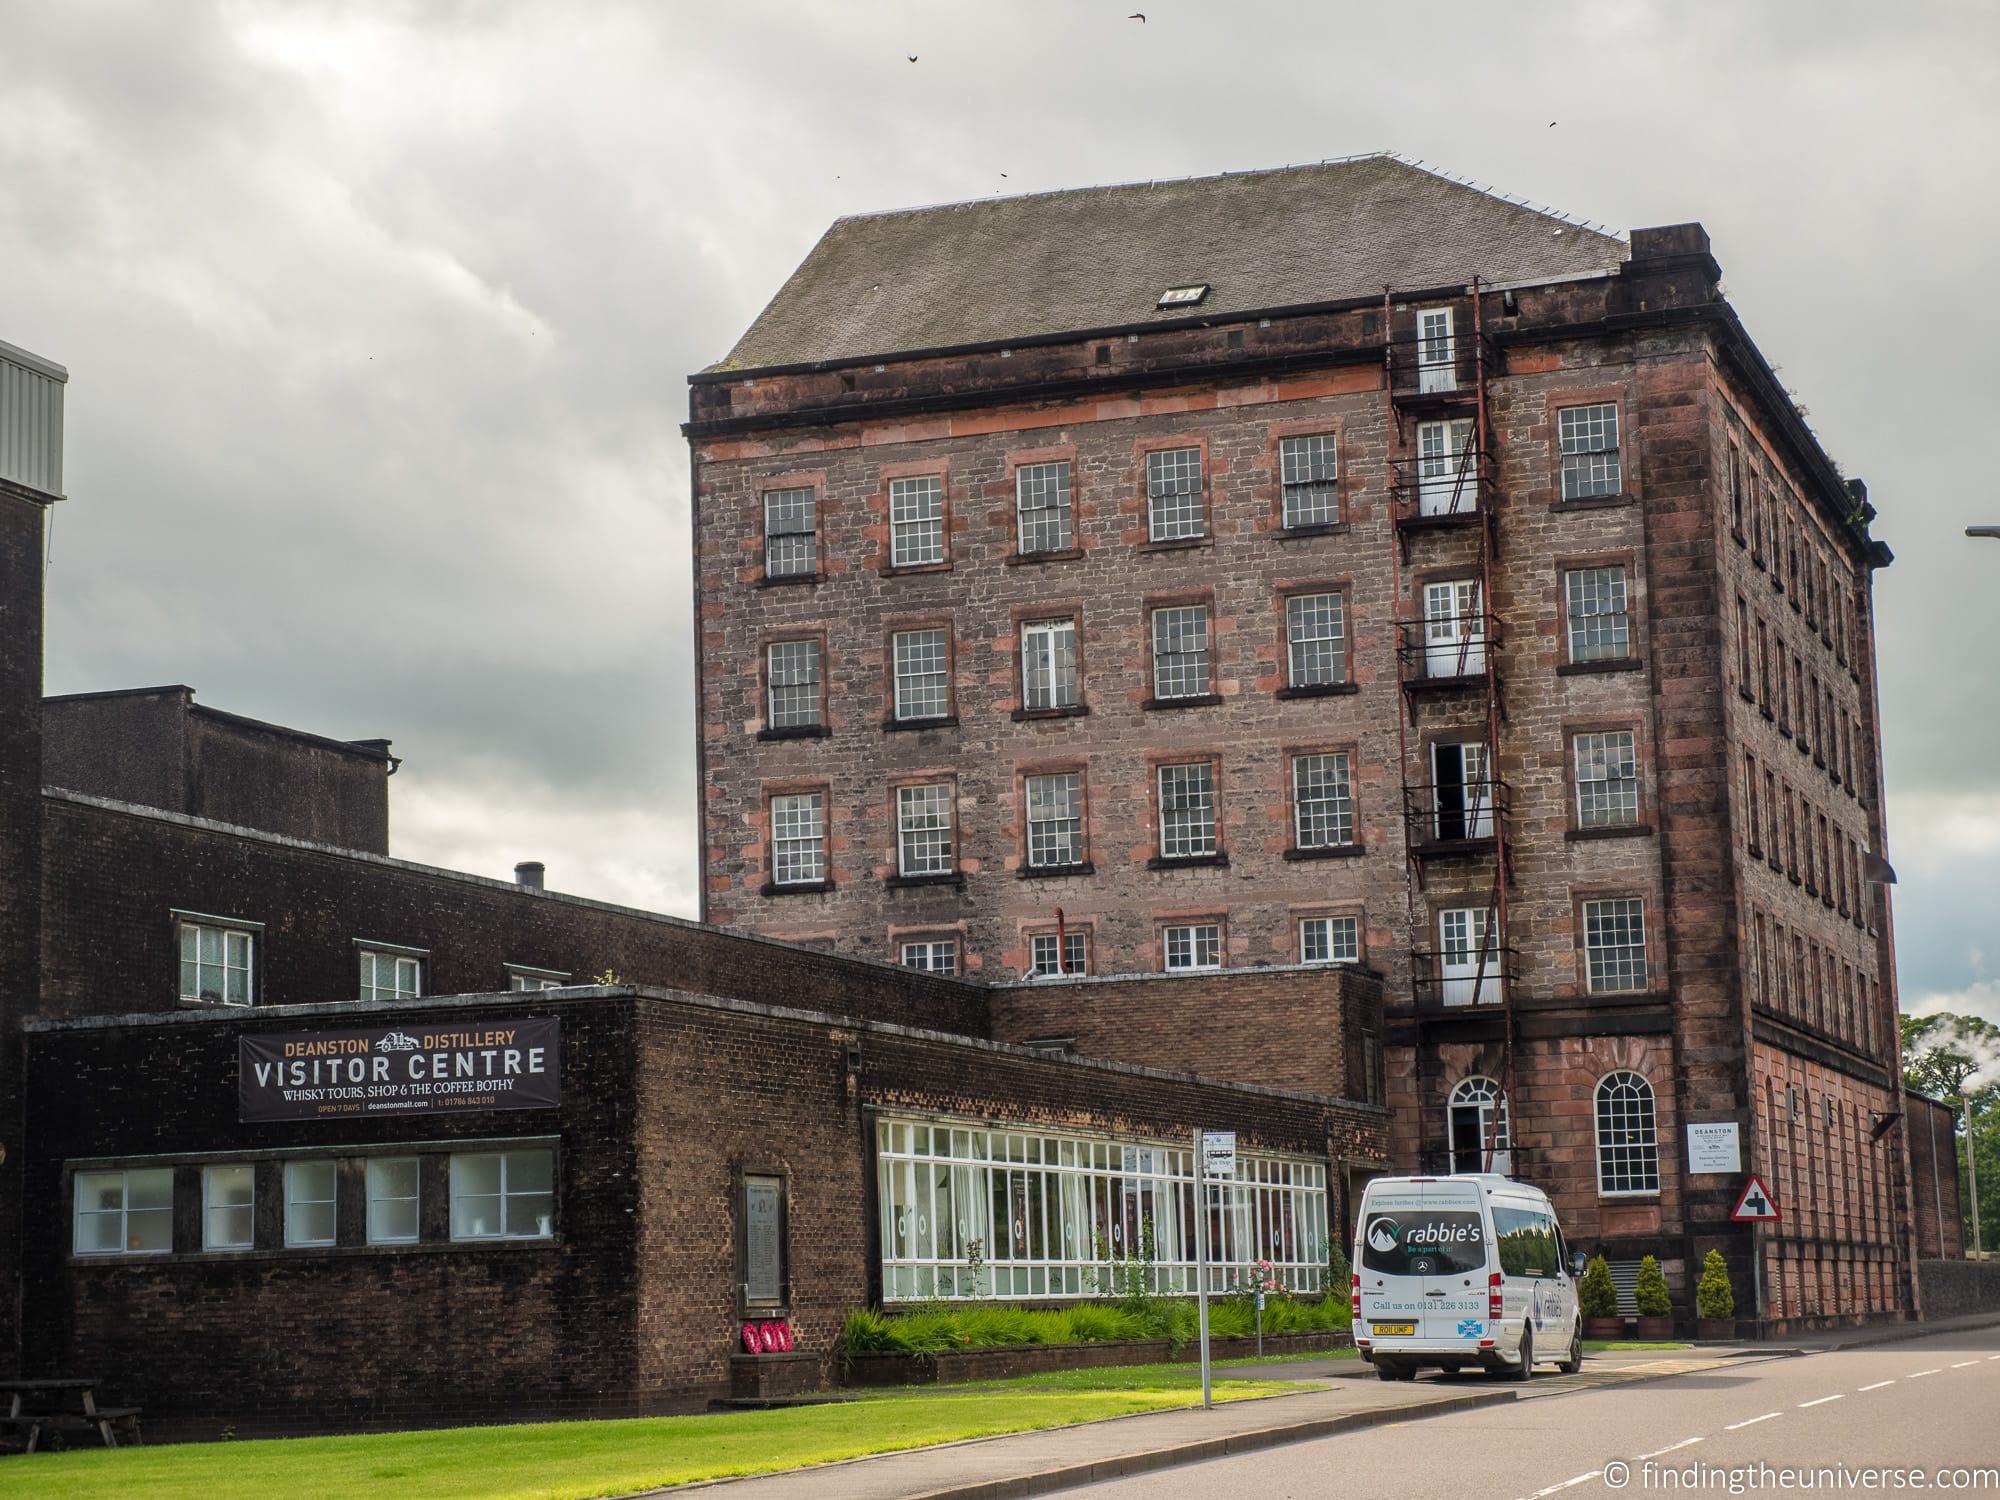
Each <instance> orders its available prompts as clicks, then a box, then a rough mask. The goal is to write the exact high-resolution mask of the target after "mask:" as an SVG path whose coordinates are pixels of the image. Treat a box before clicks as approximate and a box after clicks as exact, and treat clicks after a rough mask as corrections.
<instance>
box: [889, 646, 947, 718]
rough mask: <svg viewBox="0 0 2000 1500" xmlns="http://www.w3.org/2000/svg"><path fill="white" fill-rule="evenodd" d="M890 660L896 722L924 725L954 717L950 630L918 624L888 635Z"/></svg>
mask: <svg viewBox="0 0 2000 1500" xmlns="http://www.w3.org/2000/svg"><path fill="white" fill-rule="evenodd" d="M889 661H890V669H891V672H892V673H893V675H894V678H895V703H894V712H895V716H896V722H897V723H899V724H921V723H925V722H929V721H933V720H937V719H948V718H950V717H951V632H950V631H949V630H947V629H945V628H944V627H943V626H942V625H919V626H917V627H915V628H914V629H910V630H898V631H896V632H895V633H894V634H893V635H891V636H890V637H889ZM933 704H935V707H933ZM920 708H921V709H922V710H923V711H922V712H919V711H918V710H919V709H920Z"/></svg>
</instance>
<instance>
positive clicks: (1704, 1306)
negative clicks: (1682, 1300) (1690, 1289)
mask: <svg viewBox="0 0 2000 1500" xmlns="http://www.w3.org/2000/svg"><path fill="white" fill-rule="evenodd" d="M1694 1305H1695V1311H1696V1312H1697V1313H1699V1314H1700V1315H1701V1316H1702V1317H1704V1318H1733V1317H1735V1316H1736V1291H1735V1288H1733V1287H1731V1286H1730V1284H1729V1264H1728V1262H1727V1261H1725V1260H1723V1258H1722V1252H1721V1251H1720V1250H1711V1251H1709V1252H1708V1255H1707V1257H1706V1258H1705V1259H1704V1260H1703V1261H1702V1263H1701V1280H1700V1281H1699V1282H1698V1283H1696V1285H1695V1289H1694Z"/></svg>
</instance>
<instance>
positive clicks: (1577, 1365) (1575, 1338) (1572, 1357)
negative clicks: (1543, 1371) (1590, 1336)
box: [1557, 1323, 1583, 1375]
mask: <svg viewBox="0 0 2000 1500" xmlns="http://www.w3.org/2000/svg"><path fill="white" fill-rule="evenodd" d="M1557 1368H1558V1369H1560V1370H1561V1371H1562V1372H1563V1374H1565V1375H1574V1374H1576V1373H1577V1372H1578V1371H1579V1370H1581V1369H1582V1368H1583V1324H1581V1323H1578V1324H1577V1325H1576V1332H1575V1333H1573V1334H1571V1335H1570V1340H1569V1358H1567V1359H1565V1360H1564V1361H1563V1362H1562V1363H1561V1364H1560V1365H1558V1366H1557Z"/></svg>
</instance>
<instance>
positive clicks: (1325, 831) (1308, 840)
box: [1292, 750, 1354, 849]
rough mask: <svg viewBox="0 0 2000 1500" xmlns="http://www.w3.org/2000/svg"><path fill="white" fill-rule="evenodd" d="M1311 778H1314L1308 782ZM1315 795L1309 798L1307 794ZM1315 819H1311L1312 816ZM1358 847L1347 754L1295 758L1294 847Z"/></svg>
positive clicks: (1338, 751) (1316, 753) (1336, 751)
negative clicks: (1355, 841) (1355, 845)
mask: <svg viewBox="0 0 2000 1500" xmlns="http://www.w3.org/2000/svg"><path fill="white" fill-rule="evenodd" d="M1308 777H1314V778H1316V779H1314V780H1313V781H1311V782H1310V784H1309V782H1308ZM1309 791H1310V792H1311V793H1312V795H1310V796H1308V795H1307V793H1308V792H1309ZM1309 812H1310V813H1311V816H1310V817H1308V813H1309ZM1353 844H1354V775H1353V767H1352V762H1351V761H1350V759H1349V757H1348V753H1347V752H1346V751H1345V750H1327V751H1320V752H1315V753H1313V754H1309V755H1294V756H1293V757H1292V845H1293V847H1294V848H1297V849H1346V848H1351V847H1352V846H1353Z"/></svg>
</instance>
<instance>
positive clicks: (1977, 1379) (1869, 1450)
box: [1069, 1329, 2000, 1500]
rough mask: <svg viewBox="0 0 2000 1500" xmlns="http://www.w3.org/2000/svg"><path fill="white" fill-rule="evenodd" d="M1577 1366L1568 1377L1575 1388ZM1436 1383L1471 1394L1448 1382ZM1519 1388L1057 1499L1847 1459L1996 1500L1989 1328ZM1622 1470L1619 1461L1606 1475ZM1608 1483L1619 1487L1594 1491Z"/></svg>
mask: <svg viewBox="0 0 2000 1500" xmlns="http://www.w3.org/2000/svg"><path fill="white" fill-rule="evenodd" d="M1588 1368H1589V1367H1588V1366H1587V1365H1586V1373H1585V1375H1584V1376H1583V1377H1580V1378H1579V1380H1580V1381H1581V1382H1587V1381H1588V1380H1589V1374H1588ZM1434 1378H1436V1379H1437V1380H1438V1381H1439V1383H1444V1379H1443V1377H1434ZM1426 1383H1428V1381H1426ZM1451 1383H1452V1384H1454V1385H1464V1386H1465V1387H1467V1388H1476V1387H1478V1386H1479V1384H1480V1382H1479V1381H1476V1380H1467V1379H1464V1378H1463V1377H1460V1378H1459V1379H1458V1380H1456V1381H1453V1382H1451ZM1403 1389H1405V1390H1407V1389H1409V1387H1407V1386H1405V1387H1403ZM1526 1390H1527V1392H1528V1394H1529V1399H1527V1400H1524V1401H1521V1402H1519V1403H1515V1404H1509V1405H1504V1406H1493V1407H1486V1408H1483V1409H1481V1410H1477V1411H1468V1412H1460V1413H1456V1414H1453V1415H1449V1416H1441V1417H1432V1418H1428V1419H1425V1420H1423V1421H1420V1422H1405V1423H1399V1424H1397V1425H1395V1426H1390V1427H1382V1428H1377V1429H1374V1430H1370V1431H1366V1432H1357V1433H1349V1434H1345V1435H1342V1436H1339V1437H1333V1438H1326V1439H1321V1440H1318V1441H1314V1442H1307V1443H1296V1444H1292V1445H1290V1446H1287V1447H1282V1448H1274V1449H1270V1450H1267V1451H1264V1452H1258V1453H1247V1454H1243V1455H1241V1456H1240V1457H1235V1458H1225V1459H1217V1460H1215V1461H1213V1462H1210V1463H1204V1464H1195V1465H1190V1466H1188V1467H1185V1468H1179V1469H1173V1470H1170V1471H1167V1472H1164V1473H1157V1474H1147V1475H1142V1476H1139V1477H1136V1478H1132V1479H1124V1480H1117V1481H1114V1482H1111V1483H1108V1484H1098V1485H1090V1486H1086V1487H1083V1488H1081V1489H1078V1490H1073V1491H1070V1492H1069V1493H1071V1494H1073V1495H1076V1496H1078V1497H1089V1500H1128V1497H1129V1500H1141V1497H1143V1500H1177V1497H1182V1496H1186V1497H1189V1500H1193V1497H1201V1500H1211V1497H1214V1496H1217V1495H1222V1496H1229V1497H1234V1500H1287V1497H1301V1500H1305V1497H1310V1500H1321V1497H1328V1496H1335V1495H1338V1496H1343V1497H1344V1496H1350V1495H1351V1496H1355V1497H1359V1500H1383V1497H1394V1500H1406V1497H1419V1496H1421V1497H1425V1500H1482V1497H1494V1500H1548V1497H1550V1496H1555V1495H1560V1496H1561V1497H1562V1500H1588V1497H1592V1496H1602V1495H1607V1494H1622V1495H1625V1496H1631V1497H1639V1496H1655V1495H1662V1494H1669V1493H1681V1492H1686V1491H1688V1490H1690V1489H1692V1490H1695V1491H1697V1492H1704V1493H1708V1494H1724V1495H1726V1494H1729V1493H1731V1489H1730V1481H1729V1479H1727V1478H1726V1477H1721V1476H1716V1475H1712V1474H1696V1475H1695V1476H1694V1477H1693V1482H1689V1480H1688V1478H1687V1476H1686V1472H1685V1471H1686V1470H1687V1469H1688V1467H1689V1466H1690V1465H1699V1466H1703V1467H1706V1466H1709V1465H1715V1466H1720V1467H1722V1468H1725V1469H1726V1468H1729V1467H1732V1466H1756V1465H1759V1464H1768V1465H1770V1466H1771V1468H1772V1469H1774V1470H1775V1469H1782V1468H1784V1467H1785V1466H1787V1465H1789V1466H1793V1467H1799V1466H1825V1465H1841V1464H1845V1465H1849V1466H1851V1467H1855V1468H1860V1467H1866V1466H1876V1467H1885V1466H1910V1467H1915V1468H1920V1469H1923V1470H1925V1471H1933V1470H1936V1469H1938V1468H1940V1467H1948V1466H1958V1465H1963V1466H1969V1467H1980V1466H1984V1467H1986V1468H1987V1469H1988V1470H1989V1471H1990V1472H1989V1474H1988V1475H1987V1476H1986V1478H1985V1480H1984V1483H1983V1487H1982V1488H1981V1489H1976V1490H1973V1491H1972V1492H1973V1493H1984V1494H1987V1495H1994V1496H2000V1329H1982V1330H1979V1331H1976V1332H1970V1333H1959V1334H1943V1335H1936V1336H1933V1337H1930V1338H1925V1339H1917V1340H1911V1341H1909V1342H1906V1343H1896V1344H1886V1345H1882V1346H1880V1347H1877V1348H1870V1349H1854V1350H1848V1351H1844V1352H1835V1353H1825V1354H1811V1355H1805V1356H1802V1357H1797V1358H1790V1359H1744V1360H1740V1361H1732V1362H1730V1363H1729V1364H1727V1365H1725V1366H1721V1367H1713V1366H1712V1367H1710V1368H1709V1369H1706V1370H1703V1371H1699V1372H1694V1373H1690V1374H1685V1375H1676V1376H1672V1377H1670V1378H1668V1379H1665V1380H1657V1381H1650V1382H1647V1383H1644V1384H1638V1385H1630V1384H1627V1385H1599V1386H1594V1387H1593V1386H1591V1385H1588V1384H1583V1383H1579V1381H1571V1380H1567V1379H1562V1378H1555V1377H1552V1376H1550V1375H1542V1376H1538V1377H1537V1378H1536V1379H1535V1381H1534V1382H1532V1383H1531V1384H1530V1385H1529V1386H1528V1387H1527V1388H1526ZM1620 1463H1623V1464H1625V1465H1627V1466H1628V1468H1627V1469H1626V1470H1625V1471H1624V1473H1623V1474H1622V1475H1621V1471H1620V1470H1619V1469H1618V1467H1617V1465H1618V1464H1620ZM1649 1464H1650V1465H1652V1466H1653V1467H1652V1469H1651V1470H1650V1471H1649V1470H1648V1468H1647V1465H1649ZM1607 1466H1608V1467H1607ZM1667 1468H1672V1469H1676V1470H1679V1471H1682V1473H1681V1474H1680V1475H1678V1476H1676V1477H1677V1478H1679V1479H1680V1481H1681V1482H1680V1483H1678V1484H1677V1485H1676V1484H1674V1483H1672V1481H1671V1480H1669V1479H1668V1478H1667V1477H1665V1476H1662V1475H1661V1474H1660V1473H1659V1471H1660V1470H1661V1469H1667ZM1621 1477H1622V1478H1623V1480H1624V1483H1623V1486H1622V1488H1621V1487H1618V1486H1616V1485H1614V1484H1612V1483H1610V1482H1608V1481H1609V1480H1617V1479H1620V1478H1621ZM1738 1484H1739V1485H1740V1486H1741V1488H1739V1489H1738V1491H1737V1492H1738V1493H1744V1492H1748V1490H1749V1489H1751V1488H1755V1489H1756V1490H1757V1492H1759V1493H1763V1492H1768V1491H1773V1490H1777V1491H1779V1492H1781V1493H1782V1492H1783V1489H1782V1487H1781V1485H1780V1483H1779V1482H1778V1481H1776V1480H1774V1479H1773V1478H1772V1477H1770V1476H1769V1475H1751V1476H1749V1477H1746V1478H1743V1479H1740V1480H1739V1481H1738ZM1803 1487H1805V1486H1794V1488H1803ZM1836 1487H1841V1488H1845V1489H1848V1490H1851V1491H1856V1492H1863V1493H1868V1492H1874V1491H1876V1490H1878V1489H1881V1488H1886V1487H1888V1486H1883V1485H1873V1486H1871V1485H1868V1484H1866V1483H1864V1482H1861V1481H1860V1480H1858V1479H1850V1480H1848V1481H1847V1482H1846V1483H1845V1484H1844V1485H1843V1484H1842V1483H1841V1481H1840V1480H1838V1479H1834V1480H1827V1479H1820V1480H1819V1481H1818V1483H1817V1488H1818V1489H1822V1490H1824V1489H1832V1488H1836ZM1906 1487H1914V1486H1906ZM1923 1487H1930V1488H1936V1487H1940V1486H1939V1485H1938V1484H1926V1485H1924V1486H1923Z"/></svg>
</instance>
